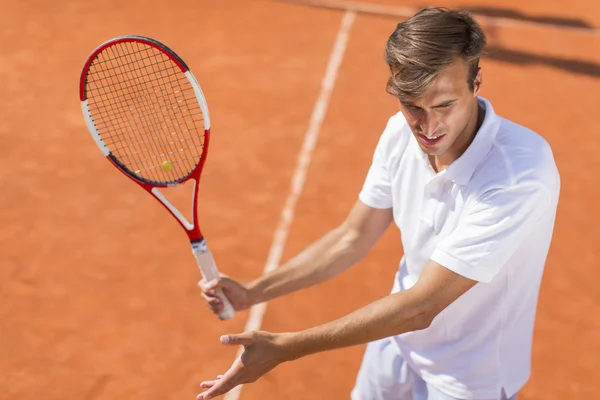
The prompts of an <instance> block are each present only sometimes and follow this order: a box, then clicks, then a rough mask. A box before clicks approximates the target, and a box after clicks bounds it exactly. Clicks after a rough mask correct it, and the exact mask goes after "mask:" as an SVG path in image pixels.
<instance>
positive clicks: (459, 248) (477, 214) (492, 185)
mask: <svg viewBox="0 0 600 400" xmlns="http://www.w3.org/2000/svg"><path fill="white" fill-rule="evenodd" d="M479 102H480V104H482V105H483V106H484V107H485V110H486V113H485V119H484V121H483V124H482V126H481V128H480V130H479V131H478V133H477V135H476V136H475V139H474V140H473V142H472V143H471V145H470V146H469V148H468V149H467V150H466V151H465V153H464V154H463V155H462V156H461V157H460V158H459V159H457V160H456V161H455V162H453V163H452V164H451V165H450V166H449V167H448V168H447V169H446V170H444V171H441V172H439V173H437V174H436V173H435V171H434V170H433V168H432V167H431V165H430V163H429V161H428V158H427V156H426V155H425V154H424V153H423V152H422V150H421V149H420V147H419V145H418V143H417V141H416V139H415V137H414V136H413V134H412V133H411V131H410V128H409V126H408V124H407V123H406V120H405V119H404V116H403V115H402V113H398V114H396V115H394V116H393V117H391V118H390V120H389V121H388V124H387V126H386V128H385V130H384V132H383V133H382V135H381V137H380V140H379V143H378V145H377V147H376V149H375V153H374V156H373V161H372V165H371V167H370V169H369V172H368V174H367V178H366V180H365V182H364V185H363V188H362V190H361V192H360V195H359V198H360V200H361V201H362V202H364V203H365V204H367V205H369V206H371V207H374V208H393V214H394V220H395V223H396V225H397V226H398V228H399V229H400V232H401V238H402V245H403V249H404V256H403V257H402V260H401V262H400V269H399V271H398V273H397V280H396V282H395V285H394V289H393V292H396V291H400V290H405V289H408V288H410V287H411V286H413V285H414V284H415V282H416V281H417V280H418V279H419V275H420V273H421V270H422V269H423V267H424V266H425V263H426V262H427V261H428V260H429V259H432V260H434V261H436V262H438V263H439V264H441V265H443V266H444V267H446V268H448V269H450V270H452V271H454V272H456V273H458V274H461V275H463V276H465V277H468V278H470V279H474V280H477V281H479V283H478V284H477V285H475V286H474V287H473V288H472V289H471V290H470V291H468V292H467V293H465V294H464V295H463V296H461V297H460V298H459V299H458V300H456V301H455V302H454V303H452V304H451V305H450V306H448V307H447V308H446V309H445V310H444V311H442V312H441V313H440V314H439V315H438V316H437V317H436V318H435V319H434V321H433V322H432V324H431V326H430V327H429V328H427V329H424V330H421V331H415V332H409V333H405V334H402V335H399V336H397V337H395V338H394V339H395V342H396V343H397V344H398V349H399V351H400V353H401V355H402V356H403V358H404V359H405V360H406V361H407V362H408V363H409V365H410V366H411V367H412V368H413V369H414V370H415V371H416V372H417V373H419V374H420V375H421V376H422V378H423V379H424V380H425V381H426V382H428V383H429V384H431V385H432V386H434V387H436V388H438V389H439V390H440V391H442V392H444V393H446V394H448V395H450V396H453V397H456V398H461V399H474V398H475V399H485V398H490V399H491V398H496V396H498V394H499V393H500V391H501V389H502V388H504V389H505V390H506V394H507V395H508V396H512V394H514V393H515V392H516V391H518V390H519V389H520V388H521V387H522V386H523V385H524V384H525V383H526V381H527V380H528V378H529V374H530V363H531V346H532V334H533V325H534V318H535V312H536V304H537V298H538V291H539V286H540V281H541V278H542V272H543V269H544V264H545V261H546V256H547V253H548V249H549V246H550V241H551V237H552V231H553V228H554V220H555V215H556V207H557V203H558V197H559V189H560V178H559V174H558V171H557V168H556V165H555V162H554V158H553V155H552V151H551V149H550V146H549V145H548V143H547V142H546V141H545V140H544V139H543V138H542V137H540V136H539V135H538V134H536V133H535V132H532V131H531V130H529V129H527V128H524V127H522V126H520V125H518V124H515V123H513V122H511V121H509V120H506V119H504V118H502V117H500V116H497V115H496V114H495V113H494V110H493V108H492V106H491V104H490V102H489V101H488V100H486V99H484V98H481V97H480V98H479Z"/></svg>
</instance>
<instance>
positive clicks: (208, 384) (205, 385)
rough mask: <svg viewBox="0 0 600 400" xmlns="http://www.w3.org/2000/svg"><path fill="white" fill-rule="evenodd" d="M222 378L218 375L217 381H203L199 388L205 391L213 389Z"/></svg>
mask: <svg viewBox="0 0 600 400" xmlns="http://www.w3.org/2000/svg"><path fill="white" fill-rule="evenodd" d="M222 377H223V375H218V376H217V379H215V380H212V381H204V382H202V383H200V387H201V388H205V389H210V388H211V387H213V386H214V385H215V384H216V383H217V382H218V381H219V379H221V378H222Z"/></svg>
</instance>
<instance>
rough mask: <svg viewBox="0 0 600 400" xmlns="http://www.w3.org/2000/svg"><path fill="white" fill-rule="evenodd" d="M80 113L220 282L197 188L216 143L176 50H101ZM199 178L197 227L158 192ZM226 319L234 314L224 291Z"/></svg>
mask: <svg viewBox="0 0 600 400" xmlns="http://www.w3.org/2000/svg"><path fill="white" fill-rule="evenodd" d="M79 95H80V98H81V109H82V111H83V116H84V118H85V121H86V124H87V127H88V130H89V131H90V133H91V135H92V138H93V139H94V141H95V142H96V144H97V145H98V147H99V148H100V150H101V151H102V153H103V154H104V155H105V156H106V158H107V159H108V160H109V161H110V162H111V163H112V164H113V165H114V166H115V167H117V168H118V169H119V170H120V171H121V172H123V173H124V174H125V175H127V176H128V177H129V178H131V179H132V180H133V181H134V182H136V183H137V184H138V185H139V186H141V187H142V188H143V189H145V190H146V191H147V192H148V193H150V194H151V195H152V196H153V197H154V198H155V199H157V200H158V201H159V202H160V203H161V204H162V205H163V206H164V207H165V208H166V209H167V210H168V211H169V212H170V213H171V214H172V215H173V217H175V219H176V220H177V222H179V224H180V225H181V226H182V227H183V228H184V230H185V232H186V233H187V235H188V237H189V239H190V243H191V245H192V252H193V254H194V256H195V258H196V261H197V263H198V266H199V267H200V271H201V272H202V275H203V277H204V279H205V280H207V281H210V280H212V279H215V278H218V277H219V272H218V270H217V267H216V265H215V261H214V258H213V256H212V254H211V251H210V249H209V248H208V245H207V244H206V241H205V239H204V236H203V235H202V233H201V231H200V226H199V225H198V213H197V206H198V183H199V181H200V175H201V174H202V167H203V165H204V161H205V160H206V154H207V150H208V143H209V139H210V116H209V114H208V107H207V104H206V100H205V98H204V94H203V93H202V89H200V85H198V82H197V81H196V79H195V78H194V76H193V75H192V73H191V72H190V70H189V68H188V66H187V65H186V64H185V63H184V62H183V60H182V59H181V58H180V57H179V56H177V54H175V53H174V52H173V51H172V50H171V49H169V48H168V47H167V46H165V45H164V44H162V43H159V42H158V41H156V40H154V39H150V38H147V37H143V36H122V37H117V38H114V39H111V40H109V41H107V42H105V43H103V44H101V45H100V46H99V47H98V48H96V50H94V51H93V52H92V54H91V55H90V56H89V57H88V59H87V61H86V62H85V65H84V66H83V70H82V71H81V77H80V88H79ZM188 180H192V181H193V184H194V187H193V190H192V193H193V199H192V213H193V223H190V222H188V221H187V219H186V218H185V217H184V216H183V214H182V213H181V212H180V211H179V210H178V209H177V208H176V207H175V206H173V204H171V203H170V202H169V201H168V199H167V198H166V197H165V196H164V195H163V194H162V193H161V192H160V191H159V188H166V187H171V186H175V185H178V184H181V183H184V182H186V181H188ZM217 295H218V297H219V298H220V299H221V300H222V301H223V305H224V309H223V311H222V312H221V313H220V314H219V318H220V319H221V320H224V319H228V318H231V317H233V315H234V313H235V312H234V310H233V307H232V306H231V303H230V302H229V300H228V299H227V298H226V297H225V295H224V293H223V291H222V290H219V291H218V292H217Z"/></svg>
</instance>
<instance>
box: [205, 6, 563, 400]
mask: <svg viewBox="0 0 600 400" xmlns="http://www.w3.org/2000/svg"><path fill="white" fill-rule="evenodd" d="M484 46H485V36H484V34H483V32H482V30H481V28H480V27H479V26H478V24H477V23H476V22H475V21H474V20H473V19H472V18H471V17H470V16H469V15H468V14H467V13H464V12H457V11H452V10H446V9H440V8H427V9H424V10H422V11H421V12H419V13H417V14H416V15H414V16H413V17H412V18H410V19H408V20H407V21H405V22H403V23H401V24H399V25H398V26H397V29H396V30H395V31H394V33H393V34H392V35H391V36H390V38H389V40H388V43H387V46H386V52H385V55H386V62H387V63H388V65H389V67H390V71H391V76H390V78H389V81H388V86H387V90H388V92H389V93H391V94H393V95H394V96H395V97H397V98H398V100H399V106H400V112H399V113H398V114H396V115H394V116H392V117H391V118H390V119H389V121H388V124H387V126H386V128H385V130H384V131H383V133H382V135H381V137H380V140H379V143H378V145H377V147H376V149H375V152H374V156H373V160H372V164H371V166H370V169H369V171H368V174H367V177H366V180H365V182H364V185H363V188H362V190H361V192H360V194H359V196H358V200H357V202H356V204H355V205H354V207H353V209H352V210H351V212H350V214H349V215H348V217H347V219H346V220H345V221H344V222H343V223H342V224H341V225H340V226H338V227H337V228H335V229H333V230H332V231H331V232H329V233H328V234H326V235H325V236H324V237H322V238H321V239H319V240H318V241H316V242H315V243H314V244H312V245H311V246H309V247H308V248H307V249H306V250H304V251H303V252H301V253H300V254H299V255H298V256H296V257H295V258H293V259H291V260H290V261H289V262H287V263H286V264H285V265H283V266H282V267H280V268H279V269H276V270H275V271H273V272H271V273H268V274H266V275H264V276H261V277H260V278H258V279H257V280H256V281H254V282H252V283H250V284H248V285H242V284H240V283H237V282H235V281H234V280H232V279H229V278H226V277H223V278H222V279H220V280H219V281H218V282H216V281H215V282H208V283H205V282H201V287H202V288H203V295H204V298H205V300H206V302H207V304H208V305H209V306H210V307H211V308H212V310H213V311H214V312H218V311H219V310H220V308H221V307H222V304H221V302H220V301H219V300H218V298H216V297H215V288H216V287H217V286H219V287H222V288H223V289H224V291H225V293H226V294H227V296H228V297H229V299H230V300H231V302H232V303H233V305H234V307H235V308H236V309H238V310H241V309H245V308H247V307H250V306H251V305H253V304H256V303H259V302H264V301H268V300H271V299H273V298H275V297H278V296H282V295H285V294H287V293H290V292H292V291H295V290H299V289H302V288H306V287H309V286H311V285H315V284H318V283H320V282H323V281H325V280H327V279H330V278H332V277H334V276H336V275H338V274H340V273H341V272H343V271H345V270H347V269H348V268H350V267H351V266H352V265H354V264H356V263H357V262H358V261H359V260H360V259H361V258H362V257H364V256H365V255H366V254H367V253H368V251H369V250H370V249H371V247H372V246H373V245H374V244H375V243H376V242H377V240H378V239H379V237H380V236H381V235H382V234H383V232H384V231H385V230H386V228H387V227H388V226H389V225H390V223H391V222H392V221H394V222H395V223H396V225H397V226H398V228H399V229H400V231H401V233H402V245H403V249H404V257H403V258H402V261H401V264H400V268H399V270H398V272H397V275H396V280H395V284H394V288H393V290H392V293H391V294H390V295H389V296H386V297H384V298H382V299H380V300H378V301H376V302H374V303H371V304H369V305H367V306H365V307H363V308H360V309H358V310H356V311H355V312H353V313H351V314H349V315H347V316H345V317H343V318H341V319H338V320H336V321H332V322H329V323H327V324H324V325H321V326H317V327H313V328H310V329H306V330H304V331H300V332H292V333H285V334H274V333H268V332H262V331H259V332H246V333H243V334H240V335H226V336H224V337H222V338H221V342H222V343H223V344H227V345H243V346H245V351H244V353H243V354H242V356H241V360H240V359H237V360H236V361H235V362H234V364H233V365H232V367H231V368H230V369H229V370H228V371H227V372H226V373H225V374H224V375H222V376H220V377H219V378H218V379H217V380H214V381H207V382H204V383H203V384H202V386H203V387H204V388H208V390H206V391H205V392H204V393H202V394H200V395H198V399H210V398H213V397H215V396H218V395H220V394H223V393H225V392H227V391H229V390H230V389H231V388H233V387H235V386H236V385H239V384H242V383H247V382H253V381H255V380H256V379H258V378H259V377H261V376H262V375H264V374H265V373H266V372H268V371H270V370H271V369H273V368H274V367H276V366H277V365H278V364H280V363H282V362H285V361H291V360H294V359H297V358H299V357H303V356H306V355H309V354H312V353H316V352H321V351H327V350H331V349H337V348H342V347H346V346H354V345H359V344H363V343H368V345H367V349H366V352H365V355H364V358H363V361H362V365H361V368H360V371H359V373H358V377H357V379H356V384H355V387H354V389H353V391H352V393H351V398H352V399H353V400H377V399H383V400H404V399H414V400H421V399H428V400H434V399H435V400H454V399H476V400H500V399H507V398H513V399H514V398H516V395H517V392H518V391H519V390H520V389H521V388H522V387H523V385H524V384H525V383H526V381H527V380H528V378H529V374H530V362H531V345H532V332H533V326H534V319H535V312H536V303H537V297H538V291H539V286H540V281H541V277H542V272H543V269H544V264H545V261H546V257H547V253H548V249H549V246H550V241H551V237H552V232H553V228H554V220H555V215H556V208H557V203H558V197H559V189H560V179H559V174H558V171H557V169H556V166H555V163H554V159H553V155H552V152H551V149H550V147H549V145H548V144H547V143H546V142H545V141H544V140H543V139H542V138H541V137H540V136H539V135H537V134H536V133H534V132H532V131H531V130H529V129H527V128H524V127H522V126H520V125H517V124H516V123H513V122H510V121H508V120H506V119H504V118H502V117H500V116H498V115H496V114H495V112H494V110H493V108H492V105H491V104H490V102H489V101H488V100H486V99H484V98H482V97H480V96H479V95H478V94H479V92H480V90H481V86H482V72H481V68H480V67H479V58H480V56H481V54H482V52H483V50H484ZM340 398H342V396H340Z"/></svg>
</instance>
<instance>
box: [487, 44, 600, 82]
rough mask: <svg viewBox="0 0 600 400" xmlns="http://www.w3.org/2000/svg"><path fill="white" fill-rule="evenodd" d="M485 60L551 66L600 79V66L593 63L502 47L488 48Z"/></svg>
mask: <svg viewBox="0 0 600 400" xmlns="http://www.w3.org/2000/svg"><path fill="white" fill-rule="evenodd" d="M485 58H488V59H491V60H495V61H500V62H507V63H512V64H521V65H523V64H524V65H532V64H543V65H549V66H551V67H554V68H558V69H561V70H563V71H566V72H572V73H575V74H580V75H588V76H592V77H595V78H600V64H599V63H595V62H591V61H582V60H575V59H568V58H560V57H551V56H544V55H541V54H533V53H527V52H523V51H518V50H510V49H505V48H502V47H488V49H487V55H486V56H485Z"/></svg>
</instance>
